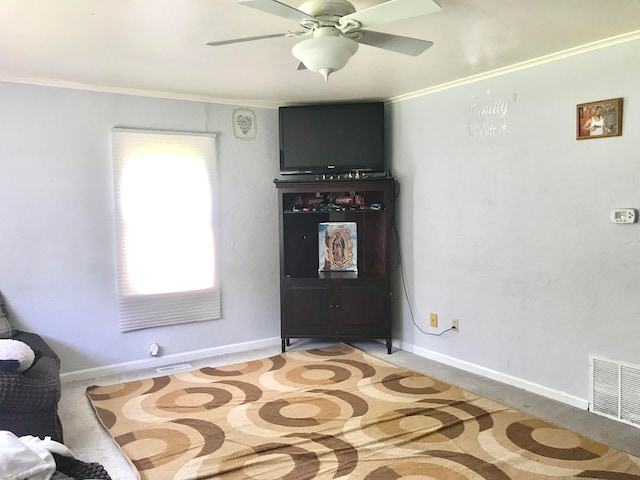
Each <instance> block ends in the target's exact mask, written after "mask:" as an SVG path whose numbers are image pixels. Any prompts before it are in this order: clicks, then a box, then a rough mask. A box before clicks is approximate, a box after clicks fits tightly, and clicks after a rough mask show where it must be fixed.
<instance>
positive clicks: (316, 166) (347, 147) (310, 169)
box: [279, 102, 385, 175]
mask: <svg viewBox="0 0 640 480" xmlns="http://www.w3.org/2000/svg"><path fill="white" fill-rule="evenodd" d="M279 120H280V173H282V174H313V175H320V174H334V173H335V174H340V173H349V172H355V171H361V172H383V171H384V170H385V162H384V103H383V102H367V103H338V104H319V105H303V106H286V107H280V108H279Z"/></svg>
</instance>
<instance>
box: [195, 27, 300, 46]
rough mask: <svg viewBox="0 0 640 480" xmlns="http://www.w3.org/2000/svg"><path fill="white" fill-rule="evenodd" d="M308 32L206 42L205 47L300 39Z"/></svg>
mask: <svg viewBox="0 0 640 480" xmlns="http://www.w3.org/2000/svg"><path fill="white" fill-rule="evenodd" d="M307 33H309V32H306V31H304V30H303V31H300V32H286V33H272V34H270V35H259V36H257V37H245V38H234V39H231V40H220V41H219V42H207V43H205V45H209V46H210V47H218V46H220V45H229V44H232V43H242V42H253V41H254V40H264V39H266V38H276V37H300V36H302V35H306V34H307Z"/></svg>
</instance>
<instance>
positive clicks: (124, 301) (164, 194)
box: [112, 128, 220, 332]
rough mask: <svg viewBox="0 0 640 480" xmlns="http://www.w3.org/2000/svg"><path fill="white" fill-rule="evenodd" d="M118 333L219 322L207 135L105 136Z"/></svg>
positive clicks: (118, 132)
mask: <svg viewBox="0 0 640 480" xmlns="http://www.w3.org/2000/svg"><path fill="white" fill-rule="evenodd" d="M112 141H113V163H114V183H115V203H116V205H115V207H116V244H117V255H118V291H119V299H120V330H121V331H123V332H128V331H132V330H138V329H142V328H149V327H156V326H162V325H173V324H179V323H188V322H197V321H204V320H212V319H216V318H220V287H219V281H218V278H217V275H216V268H215V264H216V262H215V243H214V239H215V234H216V231H215V218H216V215H215V213H216V212H215V198H216V195H215V193H216V185H215V171H216V168H215V162H216V156H215V152H216V139H215V135H213V134H196V133H193V134H192V133H181V132H156V131H146V130H130V129H123V128H114V129H113V132H112Z"/></svg>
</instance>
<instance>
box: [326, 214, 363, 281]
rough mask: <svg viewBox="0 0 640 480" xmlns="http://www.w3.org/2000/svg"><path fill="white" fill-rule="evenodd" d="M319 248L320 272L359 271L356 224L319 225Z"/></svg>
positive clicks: (332, 223)
mask: <svg viewBox="0 0 640 480" xmlns="http://www.w3.org/2000/svg"><path fill="white" fill-rule="evenodd" d="M318 247H319V248H318V254H319V255H318V257H319V266H318V271H320V272H331V271H333V272H336V271H342V272H357V271H358V234H357V224H356V223H355V222H325V223H319V224H318Z"/></svg>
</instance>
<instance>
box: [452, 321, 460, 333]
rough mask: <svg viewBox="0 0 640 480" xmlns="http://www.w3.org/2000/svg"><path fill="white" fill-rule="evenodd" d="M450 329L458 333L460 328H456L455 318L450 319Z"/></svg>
mask: <svg viewBox="0 0 640 480" xmlns="http://www.w3.org/2000/svg"><path fill="white" fill-rule="evenodd" d="M451 328H452V329H453V330H455V331H456V332H458V331H460V327H459V326H458V319H457V318H452V319H451Z"/></svg>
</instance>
